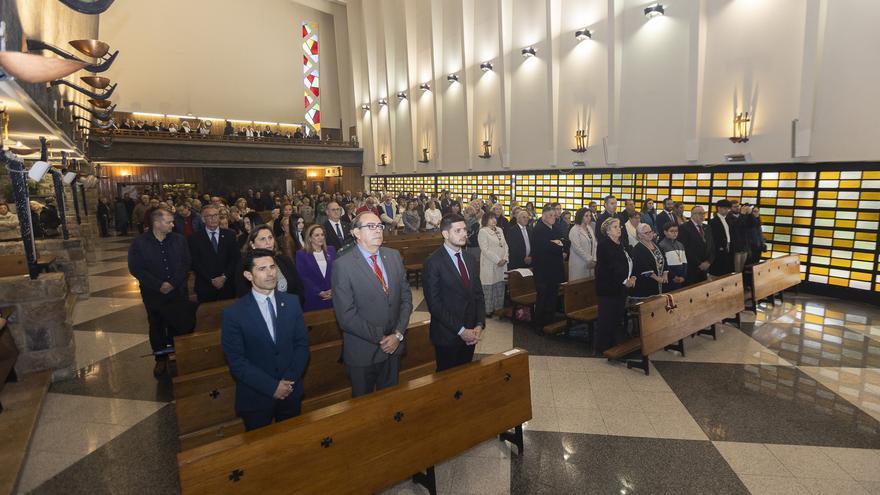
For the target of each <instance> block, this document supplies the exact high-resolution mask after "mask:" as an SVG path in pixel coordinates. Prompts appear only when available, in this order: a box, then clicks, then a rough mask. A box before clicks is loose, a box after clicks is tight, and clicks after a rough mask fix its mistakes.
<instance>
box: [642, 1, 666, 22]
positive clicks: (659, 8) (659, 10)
mask: <svg viewBox="0 0 880 495" xmlns="http://www.w3.org/2000/svg"><path fill="white" fill-rule="evenodd" d="M658 15H666V7H664V6H663V5H661V4H659V3H655V4H654V5H649V6H647V7H645V17H647V18H648V19H653V18H654V17H657V16H658Z"/></svg>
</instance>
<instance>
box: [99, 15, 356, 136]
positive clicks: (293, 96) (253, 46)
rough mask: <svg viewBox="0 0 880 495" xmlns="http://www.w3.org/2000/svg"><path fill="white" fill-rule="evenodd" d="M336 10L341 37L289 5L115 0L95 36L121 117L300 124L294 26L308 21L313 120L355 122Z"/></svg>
mask: <svg viewBox="0 0 880 495" xmlns="http://www.w3.org/2000/svg"><path fill="white" fill-rule="evenodd" d="M335 9H336V12H337V15H336V16H335V17H337V18H341V19H342V21H343V22H342V24H343V25H342V27H343V29H344V30H345V32H344V33H339V34H337V33H336V29H335V22H334V15H332V14H331V13H328V12H325V11H320V10H316V9H312V8H309V7H306V6H303V5H301V4H297V3H294V2H292V1H291V0H261V1H259V2H243V1H240V0H186V1H179V0H151V1H148V2H145V1H141V0H117V1H116V2H115V3H114V4H113V7H112V8H111V9H108V10H107V12H105V13H104V14H102V15H101V16H100V37H101V39H102V40H104V41H106V42H108V43H110V45H111V46H112V47H113V49H118V50H120V55H119V58H118V59H117V61H116V63H115V64H114V65H113V67H112V68H111V69H110V70H109V71H107V73H106V75H107V76H108V77H110V78H111V79H113V80H114V81H116V82H119V89H118V90H117V92H116V95H114V98H113V100H114V101H115V102H117V103H118V104H119V109H120V110H125V111H142V112H156V113H166V114H176V115H186V114H187V113H192V114H193V115H196V116H207V117H224V118H235V119H243V120H258V121H268V122H303V121H304V115H303V112H304V109H303V92H304V84H303V72H302V48H301V46H302V34H301V23H302V22H303V21H312V20H314V21H317V22H318V30H319V37H320V43H321V46H320V71H321V73H320V78H321V123H322V125H324V126H327V127H339V126H340V119H344V120H345V121H346V122H345V123H344V124H343V125H344V126H345V127H347V125H353V124H354V122H353V119H354V109H353V108H352V107H353V104H352V93H353V91H352V89H351V79H352V78H351V73H350V64H351V62H350V59H349V58H348V57H347V55H346V56H345V57H343V58H344V59H345V66H344V68H342V69H341V70H340V69H339V68H338V67H337V55H336V52H337V43H342V44H343V46H342V47H340V48H339V49H341V50H348V36H347V34H348V33H347V30H348V24H347V20H346V19H345V9H344V8H341V7H336V8H335ZM329 12H333V11H332V10H331V11H329ZM340 76H342V78H340ZM340 81H343V82H342V85H341V86H342V91H340ZM341 95H342V96H341ZM341 102H344V103H345V105H346V109H345V111H342V107H341ZM345 132H347V129H345Z"/></svg>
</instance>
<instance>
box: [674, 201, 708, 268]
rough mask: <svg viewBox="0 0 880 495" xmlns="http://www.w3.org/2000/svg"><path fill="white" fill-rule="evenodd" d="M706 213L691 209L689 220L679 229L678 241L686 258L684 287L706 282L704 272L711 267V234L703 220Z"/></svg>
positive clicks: (700, 208)
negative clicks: (682, 246)
mask: <svg viewBox="0 0 880 495" xmlns="http://www.w3.org/2000/svg"><path fill="white" fill-rule="evenodd" d="M705 218H706V212H705V211H704V210H703V207H702V206H695V207H694V208H693V209H691V219H690V221H688V222H685V223H684V224H682V225H681V226H680V227H679V228H678V231H679V234H678V240H679V241H680V242H681V243H682V244H683V245H684V253H685V257H686V258H687V275H686V276H685V281H684V285H692V284H696V283H698V282H703V281H705V280H706V278H707V277H706V272H708V271H709V266H711V265H712V257H713V254H712V233H711V232H710V231H709V228H708V227H706V224H704V223H703V220H705Z"/></svg>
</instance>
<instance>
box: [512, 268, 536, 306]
mask: <svg viewBox="0 0 880 495" xmlns="http://www.w3.org/2000/svg"><path fill="white" fill-rule="evenodd" d="M507 286H508V288H509V289H510V298H511V299H512V300H516V299H519V298H524V297H529V296H532V297H533V296H534V295H535V277H533V276H529V277H523V276H522V274H521V273H520V272H518V271H516V270H511V271H509V272H507Z"/></svg>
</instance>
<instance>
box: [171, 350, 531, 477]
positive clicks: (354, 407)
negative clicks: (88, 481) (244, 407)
mask: <svg viewBox="0 0 880 495" xmlns="http://www.w3.org/2000/svg"><path fill="white" fill-rule="evenodd" d="M531 417H532V411H531V396H530V386H529V363H528V354H527V353H526V352H525V351H522V350H519V349H513V350H511V351H507V352H505V353H504V354H496V355H494V356H490V357H487V358H484V359H482V360H481V361H477V362H474V363H470V364H468V365H465V366H460V367H456V368H454V369H451V370H447V371H445V372H443V373H437V374H433V375H430V376H425V377H422V378H419V379H416V380H413V381H410V382H407V383H401V384H400V385H398V386H396V387H392V388H389V389H386V390H382V391H380V392H376V393H373V394H370V395H367V396H364V397H359V398H357V399H352V400H349V401H345V402H343V403H340V404H336V405H333V406H330V407H326V408H323V409H319V410H317V411H313V412H311V413H306V414H304V415H302V416H300V417H298V418H293V419H290V420H288V421H285V422H282V423H276V424H273V425H270V426H267V427H265V428H261V429H258V430H254V431H251V432H247V433H244V434H241V435H236V436H234V437H231V438H227V439H224V440H220V441H218V442H214V443H211V444H208V445H204V446H202V447H199V448H196V449H192V450H189V451H185V452H182V453H180V454H178V466H179V468H180V482H181V490H182V493H184V494H201V493H205V494H217V493H231V492H234V493H239V494H266V493H328V494H329V493H376V492H379V491H381V490H382V489H383V488H386V487H388V486H391V485H393V484H395V483H397V482H398V481H400V480H403V479H407V478H409V477H410V476H412V474H413V473H415V472H419V471H421V470H424V469H426V468H428V467H429V466H433V465H436V464H439V463H440V462H442V461H444V460H446V459H449V458H451V457H453V456H455V455H457V454H459V453H461V452H464V451H466V450H467V449H469V448H472V447H473V446H475V445H478V444H479V443H481V442H483V441H486V440H488V439H490V438H495V437H496V435H498V434H499V433H501V432H504V431H506V430H509V429H510V428H514V427H516V426H519V425H521V424H522V423H523V422H525V421H528V420H529V419H531ZM389 438H391V439H393V440H392V441H389ZM236 473H237V474H236Z"/></svg>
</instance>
